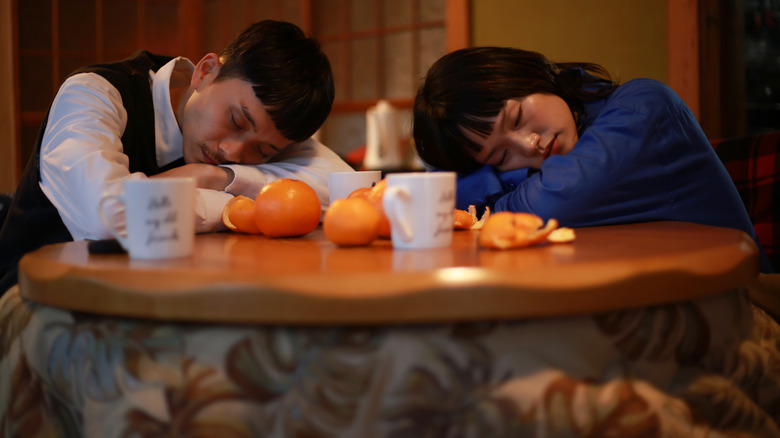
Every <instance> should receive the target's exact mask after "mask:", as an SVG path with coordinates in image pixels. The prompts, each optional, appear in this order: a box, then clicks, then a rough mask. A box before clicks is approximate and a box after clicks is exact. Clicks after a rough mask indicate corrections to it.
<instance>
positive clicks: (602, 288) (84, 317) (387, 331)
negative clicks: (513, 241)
mask: <svg viewBox="0 0 780 438" xmlns="http://www.w3.org/2000/svg"><path fill="white" fill-rule="evenodd" d="M576 233H577V239H576V240H575V241H574V242H572V243H569V244H555V245H540V246H537V247H533V248H524V249H517V250H509V251H494V250H486V249H482V248H479V247H478V246H477V244H476V237H477V232H474V231H459V232H456V233H455V238H454V241H453V244H452V246H451V247H449V248H444V249H432V250H413V251H412V250H393V248H392V247H391V245H390V242H389V241H386V240H380V241H377V242H375V243H374V244H373V245H371V246H368V247H362V248H338V247H336V246H334V245H332V244H331V243H330V242H328V241H327V240H326V239H325V238H324V236H323V234H322V232H321V230H319V229H318V230H316V231H315V232H313V233H312V234H310V235H307V236H305V237H302V238H295V239H269V238H265V237H263V236H247V235H239V234H234V233H217V234H204V235H199V236H197V238H196V245H195V253H194V255H193V256H192V257H188V258H184V259H178V260H166V261H157V262H141V261H135V260H130V259H128V257H127V256H126V255H90V254H88V251H87V245H86V243H85V242H71V243H66V244H59V245H51V246H47V247H44V248H41V249H40V250H38V251H35V252H33V253H31V254H28V255H26V256H25V257H24V258H23V260H22V262H21V264H20V285H19V288H16V289H12V290H11V291H10V292H8V293H7V294H6V295H5V296H4V297H3V298H2V301H0V378H2V380H0V402H1V403H0V409H2V411H0V414H2V417H0V427H2V428H4V431H6V432H7V431H9V430H12V431H19V430H21V429H19V428H21V427H24V428H27V429H24V431H25V432H28V433H32V434H30V435H29V436H35V433H38V434H42V433H44V432H46V431H48V430H59V431H64V432H63V434H66V435H68V434H75V435H85V436H101V437H106V436H170V435H188V434H191V435H196V434H198V433H199V434H201V435H202V434H204V433H205V434H206V435H213V436H299V435H311V436H355V437H372V436H403V437H406V436H422V435H425V436H475V437H482V436H525V435H526V434H528V435H533V436H572V435H573V436H578V435H587V434H590V435H594V434H595V435H594V436H603V435H608V434H614V435H615V436H636V435H643V434H657V435H659V436H691V435H695V434H697V433H704V432H706V431H713V430H716V431H723V432H726V431H729V432H734V431H739V432H743V433H752V434H756V435H757V436H777V434H780V429H778V425H777V421H778V418H780V353H778V350H777V345H778V342H780V328H779V327H778V325H777V324H776V322H775V321H774V320H772V319H771V318H770V317H768V316H767V315H766V314H765V313H764V312H762V311H761V310H760V309H758V308H757V307H755V306H753V305H752V304H751V303H750V301H749V299H748V296H747V293H746V291H745V288H744V287H743V286H744V285H745V284H747V283H749V282H750V281H752V280H753V279H754V278H755V277H756V275H757V274H758V256H757V251H756V247H755V245H754V244H753V242H752V241H751V240H750V239H749V238H748V237H747V236H746V235H745V234H744V233H742V232H739V231H735V230H730V229H724V228H717V227H706V226H699V225H693V224H686V223H676V222H658V223H646V224H633V225H620V226H609V227H595V228H582V229H577V230H576ZM22 400H23V402H22ZM32 419H36V420H35V421H32ZM41 420H42V421H41ZM20 433H21V432H20ZM773 434H775V435H773ZM68 436H70V435H68Z"/></svg>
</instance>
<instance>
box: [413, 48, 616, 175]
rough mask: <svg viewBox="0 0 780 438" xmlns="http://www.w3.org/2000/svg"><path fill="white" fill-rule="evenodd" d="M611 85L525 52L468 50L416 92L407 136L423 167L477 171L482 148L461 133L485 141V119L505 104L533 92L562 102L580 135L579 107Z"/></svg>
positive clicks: (592, 71) (604, 76)
mask: <svg viewBox="0 0 780 438" xmlns="http://www.w3.org/2000/svg"><path fill="white" fill-rule="evenodd" d="M616 87H617V83H616V82H613V81H612V80H611V79H610V76H609V73H608V72H607V71H606V70H605V69H604V68H603V67H601V66H600V65H597V64H592V63H584V62H573V63H553V62H550V61H549V60H548V59H547V58H546V57H544V56H543V55H541V54H539V53H537V52H531V51H527V50H520V49H513V48H505V47H472V48H467V49H461V50H458V51H455V52H452V53H449V54H447V55H445V56H443V57H442V58H440V59H439V60H438V61H436V62H435V63H434V64H433V65H432V66H431V68H430V69H429V70H428V74H427V77H426V78H425V79H424V80H423V83H422V84H421V85H420V87H419V89H418V90H417V96H416V98H415V101H414V120H413V136H414V143H415V148H416V150H417V154H418V155H419V157H420V159H422V160H423V161H424V162H425V163H427V164H428V165H430V166H432V167H435V168H438V169H444V170H453V171H456V172H459V173H462V174H465V173H470V172H473V171H474V170H476V169H478V168H479V167H480V166H482V165H481V164H480V163H477V162H476V160H474V158H473V156H474V154H475V153H477V152H479V151H480V150H481V149H482V147H481V146H480V145H479V144H477V143H475V142H473V141H471V140H469V139H468V138H467V137H466V135H465V134H464V133H463V130H468V131H471V132H474V133H475V134H477V135H479V136H481V137H485V138H486V137H488V136H489V135H490V132H491V131H492V129H493V126H492V123H491V122H489V121H486V119H489V118H493V117H495V116H497V115H498V113H499V112H500V111H501V109H502V108H503V107H504V104H505V103H506V101H507V100H509V99H518V98H523V97H525V96H528V95H530V94H533V93H547V94H554V95H556V96H559V97H560V98H561V99H563V100H564V101H565V102H566V104H567V105H568V106H569V109H570V110H571V112H572V114H573V115H574V116H575V120H577V129H578V130H581V128H582V122H583V121H582V120H581V119H579V118H578V117H577V116H576V115H577V114H581V113H582V111H583V109H584V106H583V102H587V101H591V100H597V99H601V98H603V97H605V96H607V95H609V94H610V93H611V92H612V91H613V90H614V89H615V88H616Z"/></svg>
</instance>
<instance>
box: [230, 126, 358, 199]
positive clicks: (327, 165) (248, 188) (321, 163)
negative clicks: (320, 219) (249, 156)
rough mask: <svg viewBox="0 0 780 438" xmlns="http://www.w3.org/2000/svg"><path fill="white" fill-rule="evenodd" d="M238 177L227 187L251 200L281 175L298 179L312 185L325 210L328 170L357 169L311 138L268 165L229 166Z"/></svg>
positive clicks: (235, 193)
mask: <svg viewBox="0 0 780 438" xmlns="http://www.w3.org/2000/svg"><path fill="white" fill-rule="evenodd" d="M226 167H229V168H231V169H232V170H233V172H234V174H235V178H234V179H233V182H232V183H231V184H230V185H228V187H227V188H226V189H225V190H226V191H228V192H230V193H231V194H233V195H244V196H248V197H250V198H252V199H255V197H257V193H258V192H259V191H260V189H261V188H262V187H263V186H264V185H266V184H268V183H270V182H271V181H274V180H277V179H281V178H292V179H299V180H301V181H303V182H305V183H307V184H308V185H310V186H311V187H312V188H313V189H314V191H316V192H317V196H319V198H320V204H321V205H322V209H323V210H325V209H326V208H327V207H328V204H329V202H330V201H329V199H328V173H329V172H349V171H353V170H354V169H353V168H352V167H351V166H350V165H349V164H347V163H346V162H345V161H344V160H342V159H341V157H339V156H338V155H337V154H336V153H335V152H333V151H332V150H331V149H329V148H328V147H327V146H325V145H323V144H322V143H320V142H318V141H317V140H315V139H313V138H310V139H308V140H306V141H304V142H301V143H295V144H292V145H290V146H289V147H287V148H286V149H285V150H283V151H282V152H281V153H279V154H278V155H276V156H275V157H274V158H273V160H272V161H271V162H269V163H266V164H258V165H254V166H246V165H229V166H226Z"/></svg>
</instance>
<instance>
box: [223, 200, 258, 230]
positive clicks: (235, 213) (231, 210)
mask: <svg viewBox="0 0 780 438" xmlns="http://www.w3.org/2000/svg"><path fill="white" fill-rule="evenodd" d="M222 223H223V224H225V226H226V227H228V229H229V230H231V231H235V232H237V233H247V234H260V229H259V228H257V224H256V223H255V201H254V199H252V198H250V197H248V196H243V195H237V196H234V197H233V198H232V199H230V201H228V202H227V204H225V207H224V208H223V209H222Z"/></svg>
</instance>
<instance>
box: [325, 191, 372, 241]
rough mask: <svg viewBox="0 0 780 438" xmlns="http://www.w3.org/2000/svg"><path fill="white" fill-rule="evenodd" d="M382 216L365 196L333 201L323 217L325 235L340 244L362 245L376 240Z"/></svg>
mask: <svg viewBox="0 0 780 438" xmlns="http://www.w3.org/2000/svg"><path fill="white" fill-rule="evenodd" d="M381 219H382V217H381V215H380V214H379V211H378V210H377V209H376V208H374V206H373V205H371V203H370V202H368V200H366V199H364V198H359V197H354V198H346V199H339V200H336V201H334V202H333V204H331V205H330V207H328V210H327V211H325V216H323V218H322V231H323V232H324V233H325V237H326V238H327V239H328V240H330V241H331V242H333V243H335V244H336V245H339V246H362V245H368V244H369V243H371V242H373V241H374V240H376V238H377V237H378V236H379V224H380V221H381Z"/></svg>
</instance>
